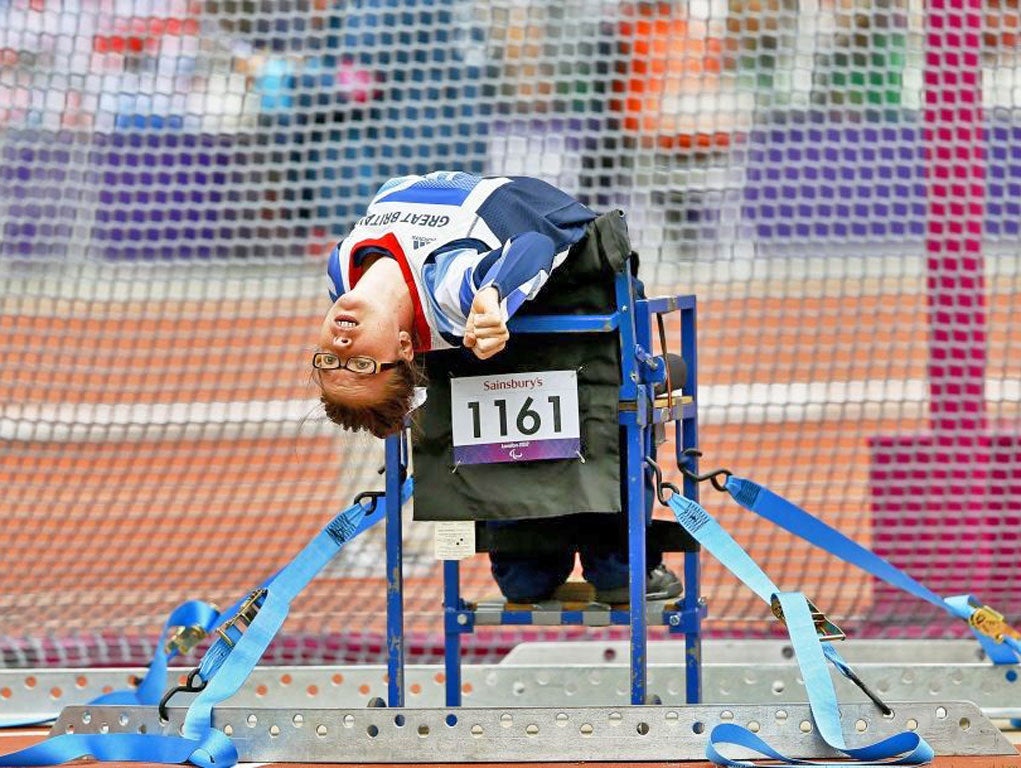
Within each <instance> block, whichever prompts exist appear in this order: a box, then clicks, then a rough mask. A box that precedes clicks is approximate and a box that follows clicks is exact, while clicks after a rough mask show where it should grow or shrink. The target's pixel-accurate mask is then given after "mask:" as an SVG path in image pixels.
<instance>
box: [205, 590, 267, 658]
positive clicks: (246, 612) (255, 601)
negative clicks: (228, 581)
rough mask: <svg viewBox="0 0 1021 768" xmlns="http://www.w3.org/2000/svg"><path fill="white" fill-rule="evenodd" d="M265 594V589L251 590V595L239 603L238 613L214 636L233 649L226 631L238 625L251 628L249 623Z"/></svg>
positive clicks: (219, 627)
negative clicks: (217, 636)
mask: <svg viewBox="0 0 1021 768" xmlns="http://www.w3.org/2000/svg"><path fill="white" fill-rule="evenodd" d="M267 592H268V590H266V589H265V588H263V589H256V590H253V591H252V593H251V594H250V595H249V596H248V597H246V598H245V601H244V602H243V603H241V607H240V608H238V612H237V613H235V614H234V616H232V617H231V618H229V619H227V621H225V622H223V624H221V625H220V626H218V627H217V628H216V634H218V635H219V636H220V639H222V640H223V642H225V643H226V644H227V645H229V646H230V647H231V648H233V647H234V640H233V638H231V636H230V635H228V634H227V630H229V629H233V628H235V627H238V626H239V625H240V626H242V627H244V628H245V629H247V628H248V627H249V626H251V623H252V622H253V621H255V617H256V616H257V615H258V614H259V608H261V607H262V603H261V602H260V601H261V600H262V599H263V598H264V597H265V596H266V594H267Z"/></svg>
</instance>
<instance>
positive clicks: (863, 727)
mask: <svg viewBox="0 0 1021 768" xmlns="http://www.w3.org/2000/svg"><path fill="white" fill-rule="evenodd" d="M868 729H869V723H868V721H867V720H862V719H861V718H858V719H857V720H855V721H854V730H856V731H857V732H858V733H865V731H867V730H868Z"/></svg>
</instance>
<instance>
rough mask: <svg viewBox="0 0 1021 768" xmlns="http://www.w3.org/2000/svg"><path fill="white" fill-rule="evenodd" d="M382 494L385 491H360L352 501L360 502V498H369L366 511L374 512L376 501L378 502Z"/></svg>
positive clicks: (384, 494) (384, 493) (383, 494)
mask: <svg viewBox="0 0 1021 768" xmlns="http://www.w3.org/2000/svg"><path fill="white" fill-rule="evenodd" d="M384 496H386V492H385V491H362V492H361V493H359V494H358V495H357V496H355V500H354V503H355V504H361V503H362V499H371V500H372V501H371V502H370V504H369V509H368V511H369V512H374V511H375V510H376V502H378V501H379V500H380V499H381V498H383V497H384Z"/></svg>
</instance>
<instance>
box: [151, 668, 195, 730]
mask: <svg viewBox="0 0 1021 768" xmlns="http://www.w3.org/2000/svg"><path fill="white" fill-rule="evenodd" d="M196 678H197V679H198V683H196V682H195V680H196ZM205 687H206V681H205V680H203V679H202V678H201V677H199V669H198V667H195V669H193V670H192V671H191V672H189V673H188V679H187V680H186V681H185V683H184V685H179V686H177V687H176V688H171V689H170V690H169V691H167V692H166V693H165V694H163V698H162V699H160V703H159V704H158V705H157V707H156V709H157V711H158V712H159V715H160V720H161V721H162V722H165V723H166V722H170V714H169V713H168V712H167V704H168V703H169V702H170V700H171V699H172V698H173V697H174V695H175V694H177V693H181V692H184V693H198V692H199V691H201V690H203V689H204V688H205Z"/></svg>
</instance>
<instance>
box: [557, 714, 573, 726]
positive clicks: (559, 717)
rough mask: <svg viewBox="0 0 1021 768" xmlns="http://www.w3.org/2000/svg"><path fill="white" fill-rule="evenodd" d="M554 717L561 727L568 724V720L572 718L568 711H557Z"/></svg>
mask: <svg viewBox="0 0 1021 768" xmlns="http://www.w3.org/2000/svg"><path fill="white" fill-rule="evenodd" d="M553 719H554V720H555V721H556V723H557V725H558V726H560V727H561V728H563V727H564V726H565V725H567V721H568V720H570V718H569V717H568V715H567V713H566V712H557V714H556V717H554V718H553Z"/></svg>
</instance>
